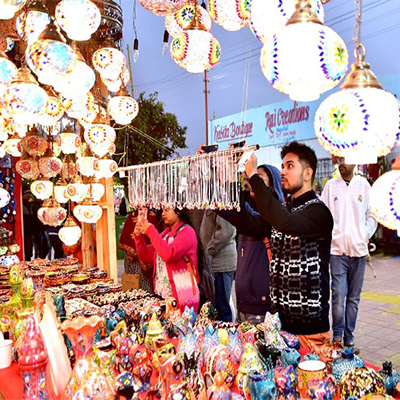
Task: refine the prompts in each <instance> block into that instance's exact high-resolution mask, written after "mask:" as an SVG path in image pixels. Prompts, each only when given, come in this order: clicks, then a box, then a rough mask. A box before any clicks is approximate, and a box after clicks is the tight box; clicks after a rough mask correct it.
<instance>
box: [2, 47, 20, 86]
mask: <svg viewBox="0 0 400 400" xmlns="http://www.w3.org/2000/svg"><path fill="white" fill-rule="evenodd" d="M16 72H17V67H16V66H15V65H14V63H13V62H12V61H10V60H9V59H8V57H7V54H6V53H4V51H3V50H0V92H1V90H2V88H3V89H5V86H6V85H8V84H9V83H10V82H11V80H12V78H13V77H14V75H15V74H16Z"/></svg>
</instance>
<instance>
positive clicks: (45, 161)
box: [38, 146, 62, 178]
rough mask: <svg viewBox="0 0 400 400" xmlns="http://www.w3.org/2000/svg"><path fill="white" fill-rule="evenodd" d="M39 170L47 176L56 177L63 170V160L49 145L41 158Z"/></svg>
mask: <svg viewBox="0 0 400 400" xmlns="http://www.w3.org/2000/svg"><path fill="white" fill-rule="evenodd" d="M38 162H39V171H40V173H41V174H42V175H43V176H44V177H46V178H54V177H55V176H57V175H58V174H59V173H60V172H61V168H62V161H61V160H60V159H59V158H57V157H56V156H55V155H54V151H53V149H52V148H51V147H50V146H49V148H48V149H47V151H46V153H45V154H44V156H43V157H40V158H39V161H38Z"/></svg>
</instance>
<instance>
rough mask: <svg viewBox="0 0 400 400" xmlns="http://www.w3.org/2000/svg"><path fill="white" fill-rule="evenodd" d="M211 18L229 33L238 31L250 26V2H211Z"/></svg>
mask: <svg viewBox="0 0 400 400" xmlns="http://www.w3.org/2000/svg"><path fill="white" fill-rule="evenodd" d="M208 12H209V13H210V17H211V18H212V19H213V20H214V21H215V22H216V23H217V24H218V25H221V26H222V27H223V28H225V29H226V30H227V31H237V30H239V29H242V28H244V27H245V26H247V25H248V23H249V19H250V2H249V1H248V0H209V2H208Z"/></svg>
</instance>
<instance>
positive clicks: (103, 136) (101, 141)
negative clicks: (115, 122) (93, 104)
mask: <svg viewBox="0 0 400 400" xmlns="http://www.w3.org/2000/svg"><path fill="white" fill-rule="evenodd" d="M115 137H116V134H115V130H114V128H112V127H111V126H110V124H109V123H108V121H107V114H106V112H105V110H104V109H103V108H102V107H100V109H99V112H98V114H97V116H96V118H95V119H94V120H93V122H92V124H91V125H89V126H88V128H87V129H85V133H84V138H85V141H86V143H87V144H88V145H90V146H91V145H97V146H99V145H104V146H106V147H108V143H112V142H114V141H115Z"/></svg>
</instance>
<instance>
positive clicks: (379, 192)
mask: <svg viewBox="0 0 400 400" xmlns="http://www.w3.org/2000/svg"><path fill="white" fill-rule="evenodd" d="M369 205H370V207H371V212H372V214H373V215H374V217H375V218H376V220H377V221H378V222H379V223H380V224H382V225H383V226H385V227H386V228H389V229H392V230H397V234H399V233H400V156H397V159H396V161H395V162H394V164H393V166H392V170H391V171H389V172H386V173H384V174H383V175H382V176H380V177H379V178H378V179H377V180H376V181H375V182H374V184H373V185H372V188H371V191H370V197H369Z"/></svg>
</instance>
